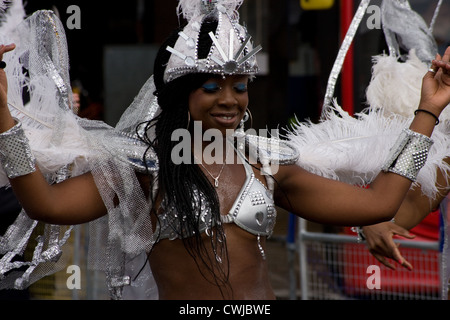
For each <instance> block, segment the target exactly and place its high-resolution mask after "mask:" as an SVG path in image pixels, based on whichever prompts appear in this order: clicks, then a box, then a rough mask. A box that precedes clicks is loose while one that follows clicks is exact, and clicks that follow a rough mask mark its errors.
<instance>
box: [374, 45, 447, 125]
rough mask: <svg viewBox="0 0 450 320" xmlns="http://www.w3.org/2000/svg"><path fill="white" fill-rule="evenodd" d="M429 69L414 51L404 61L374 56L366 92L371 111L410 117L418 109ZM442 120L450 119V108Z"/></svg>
mask: <svg viewBox="0 0 450 320" xmlns="http://www.w3.org/2000/svg"><path fill="white" fill-rule="evenodd" d="M428 68H429V66H427V65H426V64H425V63H423V62H422V61H421V60H420V59H419V58H418V57H417V56H416V52H415V50H411V51H410V52H409V55H408V59H407V60H406V61H405V62H401V61H399V59H398V58H397V57H394V56H391V55H379V56H375V57H374V58H373V67H372V79H371V81H370V84H369V86H368V87H367V92H366V95H367V102H368V104H369V106H370V108H372V109H383V110H385V111H387V112H392V113H395V114H399V115H402V116H404V117H410V116H411V115H412V114H413V113H414V111H415V110H416V109H417V107H418V106H419V102H420V93H421V87H422V79H423V77H424V75H425V74H426V73H427V71H428ZM440 118H441V120H446V119H450V108H446V109H445V110H444V111H443V112H442V113H441V115H440Z"/></svg>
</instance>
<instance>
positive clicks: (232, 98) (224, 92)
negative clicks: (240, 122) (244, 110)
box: [219, 86, 238, 107]
mask: <svg viewBox="0 0 450 320" xmlns="http://www.w3.org/2000/svg"><path fill="white" fill-rule="evenodd" d="M237 103H238V100H237V98H236V95H235V91H234V89H233V88H232V87H230V86H223V87H222V89H221V90H220V92H219V104H221V105H224V106H228V107H232V106H235V105H236V104H237Z"/></svg>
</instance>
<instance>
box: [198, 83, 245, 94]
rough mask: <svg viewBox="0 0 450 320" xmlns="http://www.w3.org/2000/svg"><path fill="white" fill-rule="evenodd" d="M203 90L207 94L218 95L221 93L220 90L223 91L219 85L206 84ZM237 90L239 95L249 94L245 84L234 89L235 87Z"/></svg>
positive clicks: (237, 85)
mask: <svg viewBox="0 0 450 320" xmlns="http://www.w3.org/2000/svg"><path fill="white" fill-rule="evenodd" d="M202 88H203V90H204V91H205V92H206V93H216V92H217V91H219V90H221V89H222V88H221V87H220V86H218V85H217V84H212V83H211V84H204V85H203V86H202ZM233 88H234V89H235V90H236V92H238V93H244V92H247V85H246V84H243V83H240V84H236V85H235V86H234V87H233Z"/></svg>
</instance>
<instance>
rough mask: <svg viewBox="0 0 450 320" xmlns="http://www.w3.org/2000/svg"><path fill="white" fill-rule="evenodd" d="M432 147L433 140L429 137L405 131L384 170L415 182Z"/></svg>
mask: <svg viewBox="0 0 450 320" xmlns="http://www.w3.org/2000/svg"><path fill="white" fill-rule="evenodd" d="M432 145H433V140H431V139H430V138H429V137H427V136H425V135H423V134H420V133H417V132H414V131H411V130H409V129H404V130H403V131H402V134H401V135H400V137H399V138H398V140H397V142H396V143H395V145H394V146H393V147H392V149H391V154H390V157H389V159H388V161H387V162H386V164H385V165H384V166H383V168H382V170H383V171H384V172H393V173H396V174H398V175H401V176H403V177H405V178H408V179H409V180H411V181H413V182H414V181H416V178H417V175H418V174H419V171H420V169H421V168H422V167H423V166H424V165H425V162H426V160H427V157H428V152H429V151H430V148H431V146H432Z"/></svg>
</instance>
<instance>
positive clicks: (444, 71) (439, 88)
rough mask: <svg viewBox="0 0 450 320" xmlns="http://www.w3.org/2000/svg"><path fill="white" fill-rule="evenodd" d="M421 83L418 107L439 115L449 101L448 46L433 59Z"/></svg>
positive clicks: (449, 67)
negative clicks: (442, 53)
mask: <svg viewBox="0 0 450 320" xmlns="http://www.w3.org/2000/svg"><path fill="white" fill-rule="evenodd" d="M430 70H434V72H433V71H429V72H428V73H427V74H426V75H425V77H424V79H423V84H422V95H421V101H420V108H421V109H426V110H428V111H431V112H433V113H434V114H435V115H436V116H439V115H440V113H441V112H442V110H444V108H445V107H446V106H447V105H448V104H449V103H450V47H448V48H447V50H446V51H445V54H444V56H443V57H441V56H440V55H439V54H438V55H437V56H436V59H435V60H433V62H432V66H431V68H430Z"/></svg>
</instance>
